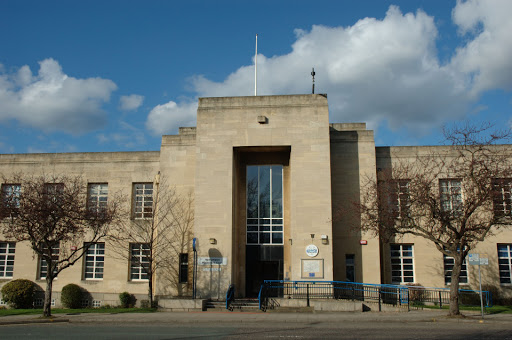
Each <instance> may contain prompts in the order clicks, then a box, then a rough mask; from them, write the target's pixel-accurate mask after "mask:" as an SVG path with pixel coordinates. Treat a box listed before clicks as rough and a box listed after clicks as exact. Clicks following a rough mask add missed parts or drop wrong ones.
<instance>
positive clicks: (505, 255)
mask: <svg viewBox="0 0 512 340" xmlns="http://www.w3.org/2000/svg"><path fill="white" fill-rule="evenodd" d="M498 265H499V269H500V283H501V284H511V283H512V276H511V273H512V244H498Z"/></svg>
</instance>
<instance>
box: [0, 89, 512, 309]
mask: <svg viewBox="0 0 512 340" xmlns="http://www.w3.org/2000/svg"><path fill="white" fill-rule="evenodd" d="M423 148H425V147H376V146H375V142H374V138H373V131H370V130H367V129H366V125H365V124H364V123H340V124H330V123H329V112H328V105H327V96H326V95H289V96H255V97H225V98H200V99H199V107H198V111H197V127H188V128H180V131H179V134H178V135H166V136H163V137H162V145H161V148H160V151H150V152H112V153H110V152H105V153H102V152H100V153H62V154H10V155H0V174H2V175H3V176H4V177H9V176H11V175H12V174H15V173H20V172H22V173H23V174H28V175H32V174H33V175H37V174H40V173H42V172H44V173H47V174H50V173H51V174H68V175H77V176H78V175H79V176H82V178H83V179H84V180H85V181H87V183H89V190H90V191H89V196H90V197H89V199H92V200H96V201H98V202H99V201H101V200H102V199H104V200H107V199H108V194H109V193H113V192H121V193H123V194H124V195H125V196H127V197H130V200H129V201H130V203H129V204H130V205H131V211H132V213H131V215H130V216H127V218H131V219H143V218H146V217H147V216H145V215H144V214H145V212H147V211H146V210H144V209H142V210H137V209H138V208H137V207H138V205H137V202H139V203H140V202H146V203H147V202H152V195H153V194H154V192H155V190H156V189H157V186H158V184H159V183H160V182H159V181H161V179H163V178H165V180H166V181H165V183H166V185H169V186H172V187H173V188H175V189H176V190H177V191H178V192H181V193H191V194H192V195H193V197H194V228H193V233H192V235H190V238H192V237H193V238H195V241H194V242H192V241H191V240H190V242H189V243H190V244H189V246H188V248H187V251H186V252H185V254H186V256H185V255H180V258H179V260H177V262H178V263H179V266H180V269H181V273H180V279H179V280H178V281H176V280H174V281H173V280H169V279H167V278H166V275H165V273H163V272H161V271H160V272H159V271H157V273H156V274H155V278H154V282H155V286H154V288H155V295H156V296H157V297H158V296H176V295H185V296H190V295H191V294H192V280H193V278H194V280H195V283H196V288H197V292H196V294H197V297H201V298H213V299H222V298H223V297H224V294H225V292H226V289H227V288H228V286H229V285H230V284H235V286H236V287H237V288H236V294H237V296H238V297H250V296H256V295H257V293H258V290H259V287H260V284H261V282H262V281H263V280H264V279H279V280H312V281H318V280H325V281H332V280H337V281H345V280H349V281H357V282H365V283H398V284H407V283H418V284H421V285H424V286H429V287H444V286H447V285H449V279H447V273H449V270H450V265H451V262H450V261H451V260H450V259H449V258H446V257H443V255H442V254H441V253H440V252H438V251H437V250H435V247H434V246H433V245H432V244H430V243H428V242H427V241H426V240H424V239H421V238H415V237H409V236H406V237H403V238H401V239H396V240H394V241H393V242H382V241H381V240H379V238H377V237H375V236H374V235H372V234H365V233H364V232H361V231H360V230H355V229H354V228H353V225H354V223H353V221H349V220H347V218H348V217H343V216H341V217H339V216H338V217H336V216H335V215H336V214H335V213H334V212H335V211H339V210H340V208H345V209H346V208H348V207H349V206H350V204H351V202H352V201H353V200H354V198H355V197H359V195H360V192H361V188H362V186H363V184H364V181H365V180H368V179H369V178H370V179H371V178H376V176H377V169H381V168H385V167H390V166H391V167H392V164H393V162H394V159H395V157H406V158H407V157H410V158H411V160H412V159H413V158H414V157H415V155H417V154H418V152H421V150H422V149H423ZM395 155H400V156H395ZM157 178H158V180H157ZM452 184H453V183H452ZM9 185H10V184H9V183H4V184H3V186H2V193H3V194H4V195H5V193H7V192H8V191H9V190H12V187H10V186H9ZM504 195H505V196H504V197H505V198H504V200H505V201H507V200H509V201H508V202H510V200H512V198H511V196H510V189H509V191H508V193H505V194H504ZM507 195H508V196H507ZM91 196H92V197H91ZM127 204H128V203H127ZM142 204H143V203H142ZM509 204H510V203H509ZM149 205H150V203H149ZM149 205H148V206H149ZM143 206H144V205H143ZM341 210H343V209H341ZM509 213H510V208H509ZM192 243H194V244H193V245H192ZM130 247H131V246H130V245H129V244H127V245H126V252H128V251H135V253H136V252H137V250H133V249H130ZM193 247H194V249H195V251H196V255H197V259H196V261H195V262H194V256H193ZM476 251H477V252H479V253H485V254H487V255H488V258H489V265H488V266H486V267H485V268H483V269H484V271H483V277H484V279H485V282H487V283H491V284H495V285H497V286H498V287H499V288H500V289H501V290H502V291H503V292H504V293H505V294H510V286H511V272H512V271H511V266H512V262H511V261H512V230H508V229H504V230H503V231H500V232H499V233H497V234H495V235H493V236H491V237H489V238H488V239H487V240H486V241H485V242H483V243H481V244H480V245H479V246H478V248H477V249H476ZM111 254H113V252H112V249H109V244H108V242H107V243H103V242H101V243H98V244H96V245H94V247H91V248H90V249H89V252H88V254H87V255H86V256H85V257H84V260H83V261H82V262H80V263H77V264H76V265H74V266H73V267H70V268H68V269H66V270H64V271H63V272H61V273H60V274H59V276H58V278H57V279H56V280H55V282H54V286H53V288H54V291H55V294H54V297H55V299H56V301H55V303H56V305H58V304H59V292H60V290H61V289H62V287H63V286H64V285H66V284H67V283H76V284H78V285H79V286H81V287H83V288H84V289H85V290H87V291H88V292H89V293H90V294H91V299H92V301H94V305H96V306H97V305H104V304H114V305H115V304H117V301H118V298H117V296H118V294H119V293H120V292H123V291H127V292H130V293H132V294H135V295H136V296H137V297H138V298H139V299H144V295H145V294H146V293H147V277H144V275H142V274H140V271H139V274H137V268H133V266H132V265H131V264H130V261H129V260H122V259H119V258H117V257H115V256H111ZM137 254H139V256H143V252H142V250H140V251H139V253H137ZM194 267H197V270H196V271H194V270H193V268H194ZM97 268H99V270H97ZM464 269H465V270H464V272H463V276H464V275H465V281H466V282H463V283H464V284H467V286H468V287H471V288H475V287H476V285H477V276H476V274H477V272H476V271H475V268H473V267H469V266H468V267H464ZM44 270H45V269H44V263H43V264H42V263H41V261H40V260H39V259H38V258H37V256H36V255H35V254H34V253H33V251H32V250H31V249H30V247H29V245H28V244H25V243H23V242H22V243H15V242H12V240H9V239H7V238H5V237H4V238H0V285H3V284H5V283H6V282H8V281H9V280H11V279H16V278H25V279H29V280H32V281H34V282H36V283H38V284H40V285H41V286H42V287H44V281H43V278H44ZM184 272H186V274H183V273H184Z"/></svg>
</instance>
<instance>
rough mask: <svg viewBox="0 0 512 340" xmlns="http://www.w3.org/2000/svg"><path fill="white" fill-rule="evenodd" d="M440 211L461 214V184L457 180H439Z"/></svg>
mask: <svg viewBox="0 0 512 340" xmlns="http://www.w3.org/2000/svg"><path fill="white" fill-rule="evenodd" d="M439 191H440V194H441V210H442V211H445V212H452V213H454V214H459V213H462V184H461V181H460V180H459V179H440V180H439Z"/></svg>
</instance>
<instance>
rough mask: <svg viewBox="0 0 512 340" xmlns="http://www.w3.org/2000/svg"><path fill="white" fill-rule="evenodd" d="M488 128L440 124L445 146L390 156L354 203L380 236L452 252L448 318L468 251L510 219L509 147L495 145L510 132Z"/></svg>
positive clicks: (456, 299) (511, 171)
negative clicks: (387, 164) (411, 239)
mask: <svg viewBox="0 0 512 340" xmlns="http://www.w3.org/2000/svg"><path fill="white" fill-rule="evenodd" d="M492 130H493V126H492V125H490V124H484V125H482V126H474V125H471V124H469V123H465V124H463V125H459V126H454V127H452V128H445V129H444V134H445V137H446V140H447V141H448V142H449V143H450V144H451V145H450V146H440V147H430V148H428V149H425V148H423V150H427V151H425V153H421V154H419V153H418V154H417V155H416V157H415V158H413V159H404V158H401V157H406V156H404V155H394V156H397V157H396V160H395V161H392V165H390V167H389V168H384V169H380V171H379V172H378V173H377V179H371V180H368V182H367V183H366V185H364V186H363V188H362V192H361V198H360V202H358V203H357V204H356V205H357V209H356V211H358V213H360V216H361V228H363V230H366V231H371V232H373V233H375V234H376V235H379V236H380V237H381V238H382V239H383V240H384V241H387V240H389V239H390V237H393V236H395V235H398V236H399V235H406V234H410V235H414V236H418V237H422V238H425V239H427V240H429V241H431V242H433V243H434V244H435V246H436V248H437V249H438V250H439V251H440V252H441V253H443V254H444V255H446V256H449V257H453V259H454V266H453V270H452V274H451V285H450V312H449V314H450V315H458V314H460V311H459V282H460V274H461V269H462V264H463V261H464V259H465V258H466V256H467V254H468V253H469V252H470V251H471V250H472V249H474V247H475V245H476V244H477V243H479V242H482V241H484V239H485V238H486V237H487V236H489V235H491V234H493V233H494V232H495V231H496V230H498V229H499V228H502V227H510V226H511V223H512V222H511V206H510V205H511V197H510V189H511V185H512V152H511V149H512V148H511V146H510V145H500V144H498V143H502V142H504V141H507V140H509V139H510V136H511V132H510V131H509V130H501V131H498V130H496V131H492ZM398 152H399V151H398ZM419 152H422V151H419ZM400 156H401V157H400ZM413 157H414V156H413ZM392 158H393V155H392Z"/></svg>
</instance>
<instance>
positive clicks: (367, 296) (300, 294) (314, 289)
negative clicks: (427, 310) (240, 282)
mask: <svg viewBox="0 0 512 340" xmlns="http://www.w3.org/2000/svg"><path fill="white" fill-rule="evenodd" d="M459 294H460V295H459V303H460V304H461V305H479V304H480V295H479V294H480V291H474V290H470V289H459ZM482 294H483V299H484V305H485V306H486V307H490V306H492V295H491V293H490V292H489V291H482ZM271 297H287V298H292V299H306V300H307V302H306V304H307V306H308V307H309V306H310V300H311V299H336V300H341V299H345V300H359V301H369V302H377V303H378V304H379V310H381V304H383V303H384V304H389V305H394V306H407V308H409V307H410V306H414V305H422V304H432V305H437V306H439V308H442V306H443V305H447V304H449V303H450V289H449V288H433V287H422V286H405V285H404V286H402V285H390V284H368V283H358V282H346V281H282V280H265V281H264V283H263V284H262V285H261V288H260V294H259V296H258V300H259V303H260V309H265V308H267V304H268V301H269V298H271Z"/></svg>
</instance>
